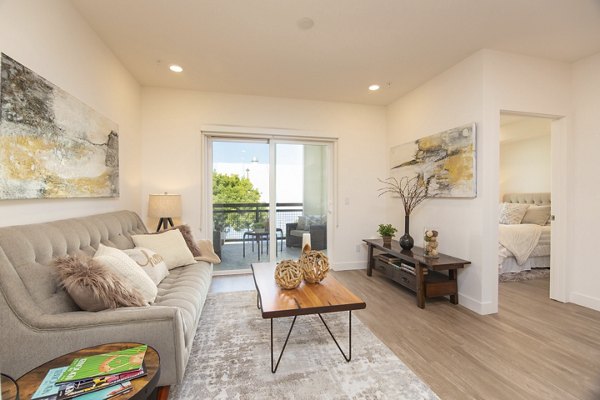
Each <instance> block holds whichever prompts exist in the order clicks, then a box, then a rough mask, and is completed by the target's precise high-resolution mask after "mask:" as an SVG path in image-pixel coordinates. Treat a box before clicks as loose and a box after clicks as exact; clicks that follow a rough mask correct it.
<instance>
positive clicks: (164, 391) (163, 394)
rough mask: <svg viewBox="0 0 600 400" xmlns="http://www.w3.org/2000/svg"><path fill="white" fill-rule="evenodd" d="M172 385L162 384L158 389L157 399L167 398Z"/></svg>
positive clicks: (164, 399)
mask: <svg viewBox="0 0 600 400" xmlns="http://www.w3.org/2000/svg"><path fill="white" fill-rule="evenodd" d="M170 388H171V386H160V387H158V388H157V389H156V400H167V399H168V398H169V389H170Z"/></svg>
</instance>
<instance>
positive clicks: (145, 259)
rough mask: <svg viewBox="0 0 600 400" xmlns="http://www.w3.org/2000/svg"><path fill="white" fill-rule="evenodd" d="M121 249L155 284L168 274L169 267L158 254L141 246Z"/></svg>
mask: <svg viewBox="0 0 600 400" xmlns="http://www.w3.org/2000/svg"><path fill="white" fill-rule="evenodd" d="M123 251H124V252H125V254H127V255H128V256H129V257H130V258H131V259H132V260H133V261H135V262H136V263H137V265H139V266H140V267H141V268H142V270H143V271H144V272H145V273H146V274H147V275H148V276H149V277H150V279H152V282H154V284H155V285H158V284H159V283H161V282H162V280H163V279H165V278H166V277H167V275H169V268H168V267H167V264H165V260H163V258H162V256H161V255H160V254H158V253H155V252H154V251H152V250H150V249H146V248H143V247H136V248H135V249H127V250H123Z"/></svg>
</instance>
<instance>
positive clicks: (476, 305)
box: [458, 292, 498, 315]
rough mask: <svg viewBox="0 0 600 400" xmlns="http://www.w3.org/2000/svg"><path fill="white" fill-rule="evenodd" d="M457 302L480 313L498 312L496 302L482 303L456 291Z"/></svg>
mask: <svg viewBox="0 0 600 400" xmlns="http://www.w3.org/2000/svg"><path fill="white" fill-rule="evenodd" d="M458 303H459V304H460V305H462V306H463V307H465V308H468V309H469V310H471V311H473V312H476V313H477V314H480V315H488V314H496V313H497V312H498V305H497V304H496V305H494V304H493V303H492V302H491V301H486V302H485V303H482V302H481V301H479V300H476V299H474V298H472V297H471V296H467V295H466V294H462V293H460V292H459V293H458Z"/></svg>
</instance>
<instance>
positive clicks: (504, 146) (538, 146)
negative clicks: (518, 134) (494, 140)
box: [500, 120, 552, 199]
mask: <svg viewBox="0 0 600 400" xmlns="http://www.w3.org/2000/svg"><path fill="white" fill-rule="evenodd" d="M506 128H508V129H510V128H511V127H502V128H501V130H504V129H506ZM551 167H552V159H551V152H550V120H548V131H547V134H546V135H545V136H538V137H534V138H529V139H524V140H517V141H509V142H502V143H500V199H502V196H503V195H504V194H505V193H520V192H548V193H549V192H550V188H551V185H550V180H551Z"/></svg>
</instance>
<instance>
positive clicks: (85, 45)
mask: <svg viewBox="0 0 600 400" xmlns="http://www.w3.org/2000/svg"><path fill="white" fill-rule="evenodd" d="M0 51H2V52H3V53H6V54H7V55H8V56H10V57H12V58H14V59H15V60H17V61H18V62H20V63H21V64H23V65H25V66H26V67H28V68H30V69H32V70H33V71H35V72H36V73H38V74H39V75H41V76H43V77H44V78H46V79H48V80H49V81H50V82H52V83H54V84H55V85H57V86H59V87H61V88H62V89H64V90H65V91H67V92H68V93H70V94H72V95H73V96H75V97H77V98H78V99H79V100H81V101H83V102H84V103H86V104H88V105H89V106H91V107H92V108H94V109H95V110H97V111H98V112H100V113H102V114H103V115H105V116H107V117H108V118H110V119H111V120H113V121H115V122H116V123H118V125H119V153H120V192H121V196H120V198H119V199H68V200H54V199H53V200H18V201H17V200H3V201H0V225H14V224H25V223H32V222H39V221H47V220H54V219H59V218H68V217H73V216H82V215H89V214H94V213H100V212H107V211H112V210H119V209H130V210H134V211H139V208H140V198H141V197H140V183H139V177H140V174H139V173H140V169H139V162H140V154H141V151H140V139H139V121H140V95H141V92H140V87H139V85H138V84H137V82H136V81H135V80H134V79H133V78H132V76H131V75H130V74H129V72H128V71H127V70H125V69H124V68H123V66H122V65H121V64H120V62H119V61H118V60H117V59H116V57H115V56H114V55H113V54H112V53H111V51H110V50H109V49H108V48H107V47H106V46H105V45H104V44H103V43H102V42H101V41H100V39H99V38H98V36H97V35H96V34H95V33H94V32H93V31H92V30H91V28H90V27H89V26H88V25H87V23H86V22H85V21H84V20H83V19H82V18H81V16H80V15H79V13H78V12H77V11H76V10H75V9H74V8H73V7H72V6H71V4H70V2H69V1H66V0H46V1H36V0H5V1H3V2H0Z"/></svg>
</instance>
